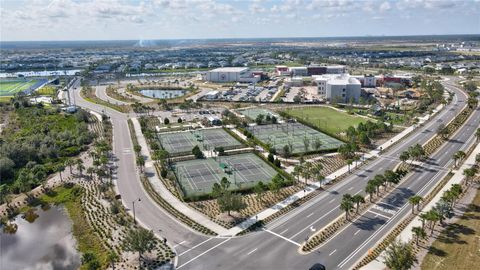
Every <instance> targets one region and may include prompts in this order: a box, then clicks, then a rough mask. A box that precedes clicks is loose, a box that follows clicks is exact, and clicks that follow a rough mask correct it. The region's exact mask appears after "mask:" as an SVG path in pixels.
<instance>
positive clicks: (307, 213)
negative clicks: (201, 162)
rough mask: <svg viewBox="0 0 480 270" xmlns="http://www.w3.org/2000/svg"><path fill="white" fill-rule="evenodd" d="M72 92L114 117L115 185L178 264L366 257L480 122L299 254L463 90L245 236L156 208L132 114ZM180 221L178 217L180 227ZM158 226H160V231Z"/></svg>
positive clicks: (267, 264) (291, 264) (259, 265)
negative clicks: (139, 159) (203, 230)
mask: <svg viewBox="0 0 480 270" xmlns="http://www.w3.org/2000/svg"><path fill="white" fill-rule="evenodd" d="M78 84H79V82H77V83H76V87H77V90H75V91H74V90H72V89H71V91H73V92H75V93H74V94H75V97H76V100H77V104H78V105H79V106H81V107H84V108H87V109H89V110H93V111H97V112H103V111H104V112H105V114H107V115H108V116H110V118H111V120H112V124H113V127H114V147H113V149H114V153H115V155H116V157H117V166H118V170H117V176H118V177H117V179H116V186H117V188H118V192H119V194H121V195H122V200H123V203H124V205H125V206H126V207H127V208H129V207H130V205H129V202H131V201H134V200H136V199H137V198H141V200H142V202H141V205H138V207H137V208H136V216H137V219H138V220H139V221H140V223H141V224H142V225H143V226H145V227H146V228H148V229H152V230H153V231H154V232H155V233H157V234H158V235H161V236H162V237H167V239H168V241H169V243H170V245H171V246H172V247H173V248H174V249H175V251H176V253H177V258H176V259H177V260H178V261H177V268H178V269H308V267H310V266H311V265H313V264H314V263H317V262H320V263H322V264H324V265H326V266H327V269H348V268H351V267H352V266H354V264H355V262H356V261H358V260H359V259H360V258H361V257H362V256H364V255H365V254H366V253H367V251H368V249H369V248H371V247H372V246H374V244H375V243H376V242H378V241H379V240H380V239H381V238H382V236H384V235H385V234H386V233H388V231H390V230H391V229H392V228H394V227H395V225H396V224H398V223H399V222H400V221H401V220H402V219H403V218H404V217H405V216H406V215H407V214H408V213H409V211H410V210H409V209H410V208H409V207H408V198H409V197H410V196H411V195H414V194H419V195H423V196H424V195H425V194H428V192H429V191H430V190H431V189H432V188H433V187H434V186H435V184H436V183H438V182H439V181H440V180H441V179H442V178H443V177H444V176H445V175H446V174H447V173H448V168H449V166H450V165H451V163H452V159H451V156H452V155H453V153H455V152H456V151H458V150H460V149H463V150H465V149H466V148H467V146H469V145H471V144H473V143H474V137H473V133H474V130H475V128H476V127H478V126H479V121H480V112H479V111H478V110H475V111H474V112H473V115H472V116H471V117H470V118H469V119H468V121H467V122H466V123H465V125H463V126H462V127H461V129H460V130H459V131H458V132H457V133H456V134H455V135H454V136H453V137H452V138H451V139H450V140H449V141H448V142H446V143H445V144H444V145H443V146H442V147H441V148H440V149H439V150H441V151H437V152H436V153H434V154H433V155H431V157H430V158H429V160H428V161H427V162H426V163H425V164H424V166H423V168H421V169H418V170H416V171H414V172H412V173H410V174H409V175H408V176H407V177H406V178H405V180H404V181H402V182H401V183H400V184H399V186H398V187H397V188H396V189H395V190H394V191H393V192H392V193H391V194H389V195H388V196H386V197H385V198H384V199H382V200H381V202H380V203H377V204H376V205H374V206H373V207H372V208H370V209H369V210H368V211H367V212H366V213H365V214H363V215H362V216H360V217H359V218H358V219H356V220H355V221H354V222H352V223H351V224H350V225H348V226H346V227H344V228H343V229H342V230H340V231H339V232H337V233H336V234H335V235H334V236H333V237H331V238H330V239H329V240H328V241H326V242H325V243H323V245H322V246H321V247H320V248H319V249H317V250H315V251H314V252H312V253H310V254H307V255H300V254H299V252H298V249H299V246H300V245H301V243H302V242H304V241H305V239H306V238H307V237H310V236H311V235H312V234H313V233H314V231H315V230H318V229H320V228H322V227H324V226H326V225H327V224H328V223H330V222H331V221H332V220H334V219H335V218H337V217H338V216H339V215H341V214H342V212H341V210H340V209H339V207H338V205H339V202H340V200H341V197H342V195H343V194H345V193H350V194H362V195H364V191H363V190H364V187H365V185H366V182H367V181H368V180H369V179H371V178H372V177H373V176H374V175H376V174H380V173H382V172H384V171H385V170H387V169H392V168H393V167H394V166H395V165H396V164H398V163H399V159H398V158H399V155H400V153H401V152H403V151H404V150H406V149H407V148H408V147H409V146H410V145H413V144H416V143H419V144H423V143H425V142H427V141H428V140H429V139H430V138H431V137H432V136H434V135H435V133H436V129H437V127H438V126H439V125H440V124H441V123H447V122H448V121H450V120H451V119H453V118H454V117H455V115H456V114H458V113H459V112H460V111H461V110H462V108H463V107H464V105H465V101H466V96H465V94H464V93H463V92H462V91H460V90H459V89H458V88H457V87H455V86H454V85H453V83H452V82H451V81H449V82H444V85H445V86H446V88H447V89H448V90H450V91H452V92H454V93H455V98H454V100H453V101H452V102H451V103H450V104H449V105H447V106H446V107H445V108H444V110H443V111H441V112H440V113H438V114H437V115H436V116H435V117H434V118H433V119H432V120H431V121H429V122H428V123H427V124H425V125H423V126H421V127H419V128H418V129H417V130H415V131H414V133H412V134H411V135H410V136H408V137H407V138H405V139H403V140H402V141H401V142H400V143H398V144H396V145H394V146H392V147H391V148H390V149H388V150H386V151H385V152H384V153H382V154H381V155H380V157H378V158H377V159H375V160H373V161H371V162H369V163H368V164H366V165H365V166H363V167H362V168H361V169H358V170H356V171H354V172H353V173H352V174H351V175H349V176H348V177H346V178H345V179H344V180H342V181H341V182H339V183H338V184H335V185H332V186H330V187H329V188H328V189H327V190H326V191H325V192H322V193H320V195H318V196H316V197H315V198H313V199H311V200H310V201H308V202H307V203H305V204H304V205H302V206H300V207H298V208H297V209H295V210H293V211H291V212H289V213H287V214H286V215H284V216H282V217H280V218H278V219H277V220H275V221H273V222H272V223H270V224H269V225H267V226H266V227H265V228H264V229H263V230H260V231H257V232H253V233H250V234H247V235H245V236H242V237H213V238H212V237H207V236H203V235H199V234H198V233H195V232H193V231H191V230H190V228H188V227H186V226H185V225H183V224H182V223H180V222H178V221H177V220H175V219H174V218H173V217H171V216H170V215H169V214H167V213H166V212H165V211H164V210H162V209H161V208H160V207H158V206H157V205H156V204H155V202H154V201H153V200H151V199H150V198H149V196H148V194H147V193H146V192H145V190H144V189H143V187H142V185H141V183H140V181H139V180H138V179H139V177H138V173H137V171H136V169H135V166H134V162H135V161H134V155H133V153H132V152H131V151H128V150H131V149H132V142H131V139H130V134H129V132H128V125H127V115H125V114H122V113H120V112H117V111H115V110H113V109H110V108H104V107H103V106H99V105H96V104H93V103H89V102H87V101H85V100H83V99H82V98H81V97H80V96H79V90H78V89H79V87H78ZM179 224H181V225H180V226H179ZM160 230H161V231H160Z"/></svg>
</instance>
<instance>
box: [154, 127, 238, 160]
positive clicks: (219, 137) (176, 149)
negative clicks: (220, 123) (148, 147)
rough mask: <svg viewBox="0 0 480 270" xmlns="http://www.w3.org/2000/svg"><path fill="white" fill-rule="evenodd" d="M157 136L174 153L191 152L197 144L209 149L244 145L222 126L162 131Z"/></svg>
mask: <svg viewBox="0 0 480 270" xmlns="http://www.w3.org/2000/svg"><path fill="white" fill-rule="evenodd" d="M157 138H158V140H159V141H160V144H161V145H162V147H163V148H164V149H165V150H166V151H168V152H169V153H170V154H173V155H180V154H191V152H192V148H193V147H194V146H196V145H198V146H199V147H200V149H202V150H207V151H209V150H213V149H215V147H223V148H224V149H225V150H228V149H235V148H239V147H241V146H242V144H241V143H240V142H239V141H237V140H236V139H235V138H234V137H232V136H230V134H228V133H227V132H226V131H225V130H223V129H222V128H215V129H200V130H192V131H179V132H171V133H160V134H158V135H157Z"/></svg>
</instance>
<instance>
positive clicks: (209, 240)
mask: <svg viewBox="0 0 480 270" xmlns="http://www.w3.org/2000/svg"><path fill="white" fill-rule="evenodd" d="M212 239H213V238H208V239H207V240H205V241H203V242H201V243H200V244H198V245H196V246H194V247H192V248H189V249H187V250H185V251H184V252H182V253H180V254H178V256H182V255H183V254H185V253H187V252H189V251H190V250H192V249H194V248H196V247H199V246H201V245H203V244H205V243H206V242H208V241H210V240H212Z"/></svg>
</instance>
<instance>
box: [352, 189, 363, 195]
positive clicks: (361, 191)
mask: <svg viewBox="0 0 480 270" xmlns="http://www.w3.org/2000/svg"><path fill="white" fill-rule="evenodd" d="M360 192H362V190H361V189H360V190H359V191H357V192H355V193H354V194H353V195H357V194H358V193H360Z"/></svg>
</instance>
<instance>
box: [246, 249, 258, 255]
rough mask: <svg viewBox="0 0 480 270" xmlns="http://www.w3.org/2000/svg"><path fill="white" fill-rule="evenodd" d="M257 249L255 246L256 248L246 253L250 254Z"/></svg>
mask: <svg viewBox="0 0 480 270" xmlns="http://www.w3.org/2000/svg"><path fill="white" fill-rule="evenodd" d="M257 249H258V248H256V249H254V250H252V251H250V252H248V253H247V255H250V254H252V253H253V252H255V251H256V250H257Z"/></svg>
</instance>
